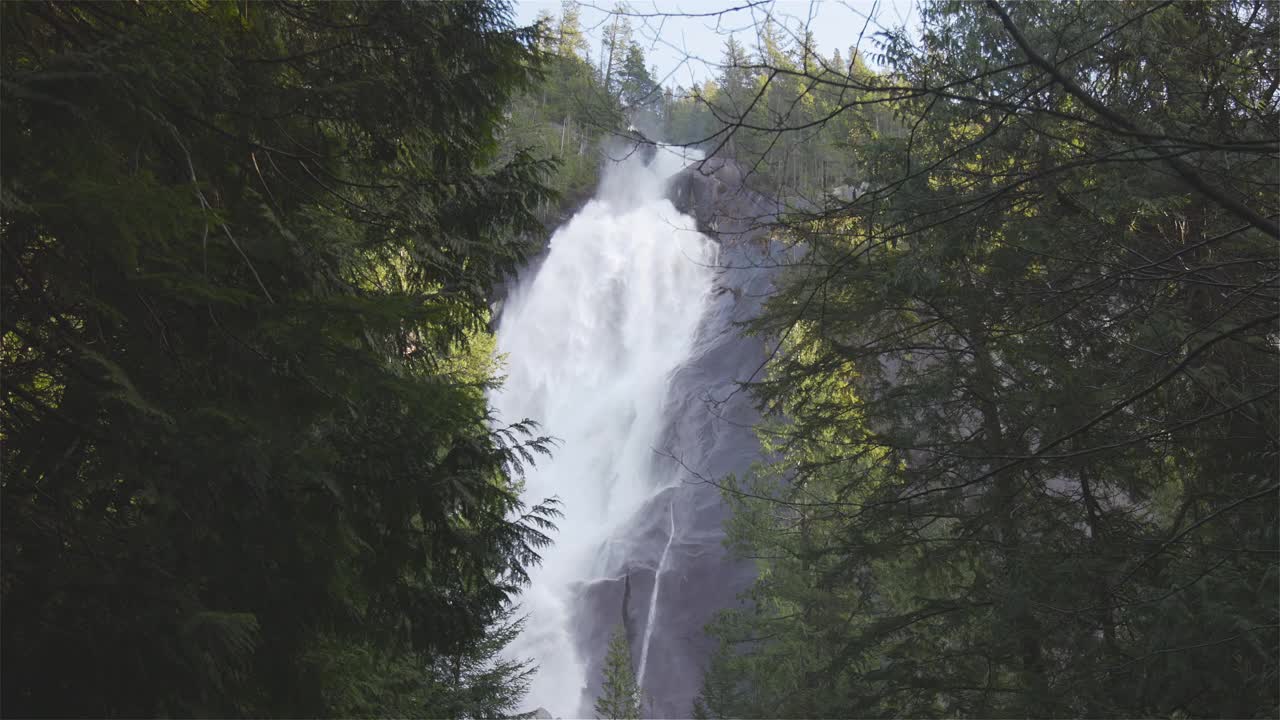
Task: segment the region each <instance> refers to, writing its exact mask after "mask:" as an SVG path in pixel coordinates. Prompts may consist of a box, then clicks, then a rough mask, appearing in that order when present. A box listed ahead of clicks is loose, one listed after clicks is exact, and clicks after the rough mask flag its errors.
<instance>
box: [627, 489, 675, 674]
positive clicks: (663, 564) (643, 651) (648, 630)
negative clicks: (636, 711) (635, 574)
mask: <svg viewBox="0 0 1280 720" xmlns="http://www.w3.org/2000/svg"><path fill="white" fill-rule="evenodd" d="M667 512H668V514H669V515H670V517H671V529H670V531H669V532H668V533H667V544H666V545H665V546H663V548H662V557H661V558H659V559H658V569H657V570H654V571H653V593H652V594H651V595H650V596H649V615H648V616H647V617H648V618H649V620H648V622H646V623H645V625H644V641H643V642H642V643H640V669H639V670H638V671H637V672H636V685H639V686H640V687H642V688H643V687H644V671H645V668H647V667H649V641H650V640H651V639H653V626H654V625H657V624H658V593H659V592H660V591H661V590H662V573H664V572H666V571H667V557H669V556H670V555H671V543H672V542H674V541H675V539H676V506H675V504H674V501H672V504H669V505H667Z"/></svg>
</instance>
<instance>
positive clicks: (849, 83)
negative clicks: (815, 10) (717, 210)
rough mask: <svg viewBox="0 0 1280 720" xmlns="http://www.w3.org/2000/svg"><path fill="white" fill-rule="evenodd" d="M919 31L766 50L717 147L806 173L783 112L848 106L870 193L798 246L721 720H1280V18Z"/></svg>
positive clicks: (1255, 6)
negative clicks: (841, 44)
mask: <svg viewBox="0 0 1280 720" xmlns="http://www.w3.org/2000/svg"><path fill="white" fill-rule="evenodd" d="M921 18H922V26H921V30H920V34H919V35H918V36H913V35H911V34H909V33H905V32H904V33H889V34H886V35H883V36H881V40H882V43H881V46H880V50H881V52H880V53H879V55H878V57H877V58H876V59H877V63H878V64H879V65H881V67H882V69H883V70H882V72H880V73H878V74H872V73H865V72H863V73H860V72H857V71H856V69H853V68H852V65H851V66H850V68H851V69H849V70H841V69H839V68H832V67H830V66H826V67H823V66H821V65H819V66H817V68H816V69H812V68H811V69H805V68H804V67H803V66H802V65H801V64H800V63H799V62H797V60H798V58H790V59H788V58H779V59H776V60H771V59H770V58H769V55H768V54H766V53H762V54H761V56H760V57H761V59H760V64H761V65H762V67H761V68H759V69H758V70H757V72H758V73H759V76H758V77H760V78H761V79H759V80H758V81H757V83H756V85H755V87H756V93H755V94H754V95H752V96H751V97H753V98H758V100H759V102H757V103H756V104H755V107H756V108H757V110H752V111H750V113H745V114H746V117H745V118H744V117H743V114H739V115H738V116H730V117H727V118H726V121H725V127H724V128H723V129H722V133H721V135H722V136H725V135H729V134H733V135H734V136H736V137H739V139H742V140H746V139H751V134H756V135H757V136H759V135H764V136H766V137H768V138H769V140H770V141H771V143H776V147H777V148H780V149H781V150H780V151H779V154H780V155H782V156H784V157H785V154H786V152H787V151H788V150H789V148H788V145H789V144H791V143H796V144H799V143H801V142H802V139H803V138H805V137H807V135H808V134H809V133H812V132H814V130H813V129H812V128H809V127H806V126H805V124H804V123H803V122H800V123H796V122H793V121H791V120H787V119H786V117H785V111H784V114H783V116H781V117H779V118H778V119H776V120H774V121H772V122H770V121H769V113H770V112H772V108H773V107H782V108H786V107H788V106H789V103H787V102H785V99H786V98H785V96H784V102H783V103H781V104H780V105H777V106H775V105H772V104H770V102H769V101H770V97H769V92H771V91H773V90H774V89H777V90H778V91H779V92H782V91H783V90H785V89H786V88H796V87H806V86H812V87H815V88H825V90H824V92H827V93H829V94H833V95H835V96H843V97H844V98H845V102H846V103H847V105H846V106H845V107H844V108H841V107H840V106H832V107H833V109H832V112H833V113H835V115H834V116H833V119H834V120H840V118H845V119H851V120H856V119H857V117H856V116H859V115H860V116H861V120H860V121H858V122H855V123H852V124H851V125H847V126H846V127H851V130H850V135H849V136H848V140H849V141H850V151H849V152H850V154H851V155H854V156H856V160H857V164H856V166H855V167H856V168H858V170H857V172H858V176H857V179H858V180H859V181H860V183H864V185H863V186H862V187H863V190H862V191H860V192H857V193H849V194H844V193H836V192H828V193H826V196H825V197H816V198H814V205H813V206H809V207H805V208H801V209H800V211H798V212H794V213H791V214H788V215H786V216H785V217H784V218H783V222H782V223H781V225H782V227H779V228H778V232H777V234H776V236H777V238H778V239H780V240H787V241H791V242H794V243H797V244H799V245H801V246H803V248H804V250H805V252H804V253H803V256H802V258H801V259H800V260H798V261H796V262H795V263H794V264H792V265H791V266H790V267H787V268H786V269H785V271H784V272H783V273H782V275H781V278H782V279H781V283H780V285H781V287H780V290H779V292H778V293H777V294H776V295H775V296H773V297H772V298H771V299H770V300H769V302H768V305H767V308H766V310H765V312H764V314H763V316H762V317H761V318H760V319H759V321H758V322H757V323H755V325H754V328H753V329H754V331H755V332H757V333H759V334H760V335H761V336H763V337H765V338H767V339H768V341H769V343H770V347H771V349H773V350H774V352H773V354H772V356H771V359H770V362H769V364H768V367H767V368H766V369H765V370H764V372H763V373H762V374H761V375H760V376H759V377H758V378H757V379H756V382H755V383H754V387H753V389H754V391H755V394H756V397H757V398H758V399H759V401H760V405H761V407H762V408H763V410H764V411H765V412H766V413H767V415H768V420H767V422H766V423H765V424H763V425H762V426H761V427H760V428H759V433H760V436H761V439H762V441H763V442H764V444H765V446H766V450H767V456H768V457H770V459H771V461H770V462H769V463H767V464H766V465H764V466H763V467H761V468H759V469H758V471H757V472H755V473H753V474H751V475H750V476H747V477H739V478H731V479H729V481H728V482H727V483H726V487H727V490H728V492H727V495H726V496H727V497H728V499H729V500H730V502H732V503H733V505H734V506H735V515H734V519H733V525H732V527H731V530H730V534H731V536H732V538H733V540H734V542H735V543H736V544H737V546H738V548H739V549H740V550H741V551H742V552H743V553H744V554H746V555H748V556H750V557H753V558H757V559H758V563H759V568H760V575H759V580H758V582H757V583H756V584H755V586H754V587H753V588H752V589H751V591H750V594H749V598H748V599H749V601H750V602H749V603H747V609H743V610H738V611H734V612H730V613H727V614H725V615H724V616H723V617H722V618H721V619H720V620H719V622H718V624H717V625H716V627H715V628H714V633H715V634H716V635H717V636H718V637H719V638H720V639H721V641H722V648H721V651H720V653H719V654H718V656H717V658H716V660H715V662H714V663H713V665H712V669H711V671H710V672H709V673H708V675H707V677H706V682H705V687H704V693H703V697H702V699H701V703H700V709H699V711H700V712H701V713H702V714H704V715H706V716H711V717H889V716H892V717H1274V716H1276V715H1277V712H1278V711H1280V692H1278V690H1277V688H1280V653H1278V652H1277V648H1278V647H1280V562H1278V561H1280V554H1278V553H1277V549H1278V547H1280V544H1278V543H1280V535H1278V533H1277V528H1278V527H1280V482H1278V478H1277V459H1278V458H1280V444H1278V438H1280V414H1278V413H1277V398H1278V396H1277V391H1278V389H1280V388H1278V385H1280V384H1278V382H1277V370H1278V368H1280V345H1278V343H1277V339H1278V338H1280V335H1278V334H1277V327H1278V324H1280V323H1278V321H1280V314H1277V306H1278V304H1280V294H1278V293H1280V288H1278V286H1277V282H1276V280H1277V273H1278V272H1280V262H1278V260H1277V255H1276V247H1277V245H1276V241H1277V238H1278V237H1280V232H1278V231H1277V226H1276V217H1277V213H1278V212H1280V193H1278V190H1280V176H1278V175H1277V157H1280V134H1278V131H1277V128H1278V127H1280V94H1277V87H1280V55H1278V54H1277V45H1276V43H1275V37H1276V32H1277V30H1278V29H1280V15H1277V7H1276V5H1275V4H1273V3H1267V2H1256V1H1251V0H1241V1H1239V2H1222V3H1146V2H1115V3H1038V2H1018V3H1005V2H996V1H995V0H988V2H986V3H970V2H929V3H923V4H922V7H921ZM778 81H785V82H778ZM726 92H728V90H726ZM804 101H805V100H804V96H800V98H799V100H798V101H797V107H802V106H803V103H804ZM732 107H733V104H732V103H730V102H727V101H726V102H723V103H721V104H720V105H719V106H717V110H721V109H729V108H732ZM761 107H763V108H764V110H763V111H759V110H758V108H761ZM877 109H889V110H891V111H892V113H893V115H892V118H891V119H892V121H893V122H892V123H891V124H881V123H879V122H878V121H875V115H874V113H875V111H876V110H877ZM761 112H763V114H761ZM755 114H761V117H762V118H764V120H762V121H755V120H753V115H755ZM851 116H852V117H851ZM868 120H871V121H872V122H867V121H868ZM866 131H870V132H866ZM741 133H747V134H746V135H740V134H741ZM863 133H865V134H863ZM741 144H745V143H740V145H741ZM781 159H782V158H779V160H781ZM779 167H781V164H779Z"/></svg>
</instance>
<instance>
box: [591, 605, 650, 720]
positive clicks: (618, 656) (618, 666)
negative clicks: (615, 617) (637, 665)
mask: <svg viewBox="0 0 1280 720" xmlns="http://www.w3.org/2000/svg"><path fill="white" fill-rule="evenodd" d="M596 716H597V717H598V718H600V719H601V720H635V719H636V718H639V717H640V688H639V686H637V685H636V675H635V672H634V671H633V670H632V669H631V643H630V642H628V641H627V632H626V630H625V629H624V627H623V625H621V624H619V625H618V628H617V630H615V631H614V633H613V639H611V640H610V641H609V653H608V655H607V656H605V661H604V688H603V694H602V695H601V696H600V697H599V698H597V699H596Z"/></svg>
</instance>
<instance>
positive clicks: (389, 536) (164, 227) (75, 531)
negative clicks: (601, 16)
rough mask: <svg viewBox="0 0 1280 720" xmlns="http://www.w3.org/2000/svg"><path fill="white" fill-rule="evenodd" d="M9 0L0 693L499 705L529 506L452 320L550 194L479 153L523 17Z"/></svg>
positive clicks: (479, 321)
mask: <svg viewBox="0 0 1280 720" xmlns="http://www.w3.org/2000/svg"><path fill="white" fill-rule="evenodd" d="M0 21H2V23H3V43H2V48H0V53H2V57H3V75H4V83H3V96H2V101H3V106H4V112H3V122H2V129H0V142H2V143H3V147H4V154H3V160H2V163H3V165H2V167H0V176H2V185H0V207H2V209H3V213H4V219H3V221H2V225H0V233H2V235H0V240H2V243H3V248H2V249H3V269H2V273H3V296H2V298H0V302H2V303H3V338H2V345H0V352H2V353H3V360H4V374H5V378H4V380H5V382H4V391H3V408H2V410H0V418H2V420H3V466H4V474H3V494H4V498H3V499H4V502H3V533H4V543H3V557H2V563H0V564H2V566H3V567H2V569H0V590H2V591H3V604H4V613H3V637H4V640H3V688H2V692H3V697H2V698H0V700H2V702H3V707H4V711H5V712H6V713H7V714H10V715H14V716H41V715H61V716H81V717H108V716H132V717H139V716H149V715H155V714H166V715H180V716H190V715H221V716H228V715H251V716H268V715H277V716H278V715H286V716H290V715H292V716H297V715H317V716H318V715H331V714H341V715H346V716H372V715H399V716H408V715H416V716H423V715H426V716H437V717H444V716H462V715H472V716H476V715H485V714H495V713H501V712H505V711H509V710H511V709H512V706H513V705H514V704H515V702H516V700H517V698H518V696H519V688H520V687H521V683H522V682H523V678H524V677H525V676H526V672H527V669H526V668H524V667H523V666H521V665H518V664H511V663H504V662H501V661H497V660H496V659H495V653H496V652H497V649H498V647H496V646H495V642H496V643H499V644H500V642H501V641H502V640H503V639H504V638H509V637H510V633H511V630H510V628H511V625H510V624H509V623H507V622H506V621H505V620H504V615H503V612H504V607H505V601H506V599H507V598H508V597H509V595H510V594H511V593H512V592H513V591H514V590H515V589H516V588H517V587H518V586H519V585H520V584H521V583H522V582H523V581H524V580H525V570H524V568H526V567H527V566H528V565H529V564H530V563H532V562H536V560H537V549H538V548H539V547H540V546H541V545H543V544H545V543H546V542H547V540H548V536H547V535H546V534H545V531H547V530H548V529H549V528H550V525H549V520H550V518H551V517H552V516H554V507H551V506H541V507H537V508H533V509H530V510H525V509H523V508H522V507H521V505H520V502H519V500H518V497H517V494H516V489H515V487H514V485H513V482H512V477H513V473H514V472H516V471H518V469H519V467H520V465H521V463H523V462H525V461H528V460H529V459H531V452H533V451H536V450H538V449H541V447H542V445H541V444H540V443H539V442H538V441H537V440H536V439H533V440H531V439H529V437H528V431H529V428H528V427H527V426H524V425H521V426H516V427H511V428H507V429H505V430H499V431H493V430H491V429H490V424H489V417H488V413H487V406H486V402H485V397H484V390H485V388H486V387H487V385H488V383H489V382H490V378H491V370H492V368H491V367H490V366H489V364H488V362H487V361H485V360H484V359H483V353H482V351H480V350H479V349H476V348H473V347H472V346H473V344H474V343H473V341H475V340H476V339H477V338H481V337H483V333H484V327H485V323H486V321H487V309H486V308H487V304H486V303H487V297H486V296H487V293H488V290H489V288H490V287H491V285H492V283H493V282H494V281H495V279H496V278H498V277H500V276H501V274H502V273H504V272H508V271H511V270H512V269H513V268H515V267H516V266H517V264H518V263H519V262H520V261H521V259H522V257H523V255H524V252H525V246H524V244H523V241H521V240H519V239H518V238H519V237H521V234H522V233H532V232H536V231H537V230H538V229H539V228H538V226H537V223H536V221H535V218H534V215H533V210H534V208H536V206H537V205H538V203H540V202H542V201H544V200H545V196H546V193H545V192H544V190H543V188H542V185H541V178H542V177H544V174H545V171H546V169H547V167H546V165H545V164H544V163H540V162H535V161H532V160H530V159H529V158H528V157H527V156H525V155H523V154H521V153H514V154H513V155H512V156H511V157H510V158H509V160H508V161H504V162H501V163H499V162H496V161H495V158H496V155H495V152H496V150H497V143H496V136H497V131H498V129H499V128H498V124H497V123H498V121H499V120H500V119H501V116H502V111H503V110H504V108H505V107H506V105H507V103H508V101H509V98H510V97H511V95H512V94H513V93H514V92H516V91H519V90H520V89H522V88H525V87H527V86H528V84H529V82H530V81H531V80H532V79H533V78H534V77H535V73H536V72H537V70H538V66H539V63H540V60H541V58H540V54H539V51H538V50H537V49H536V47H535V45H534V37H533V33H532V32H531V31H526V30H518V29H516V28H514V27H513V26H512V23H511V20H510V14H509V8H507V7H505V6H503V5H501V4H498V3H493V2H468V3H397V2H368V3H365V2H354V3H353V2H341V3H338V2H335V3H328V2H314V3H313V2H279V3H271V4H260V3H203V2H190V3H134V2H121V3H85V4H53V3H6V4H4V5H3V6H0ZM511 518H523V519H517V520H514V521H513V520H512V519H511ZM504 627H505V628H508V629H507V630H502V629H501V628H504ZM487 631H488V633H489V634H488V636H487V637H486V632H487Z"/></svg>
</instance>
